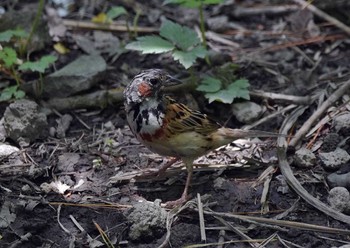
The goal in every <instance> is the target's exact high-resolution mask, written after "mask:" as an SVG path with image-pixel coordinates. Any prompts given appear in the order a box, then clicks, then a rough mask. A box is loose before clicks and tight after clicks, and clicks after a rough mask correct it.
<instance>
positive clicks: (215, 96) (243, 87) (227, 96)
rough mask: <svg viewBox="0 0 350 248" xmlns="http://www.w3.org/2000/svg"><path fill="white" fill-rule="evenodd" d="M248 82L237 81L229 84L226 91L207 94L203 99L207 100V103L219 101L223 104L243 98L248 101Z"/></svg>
mask: <svg viewBox="0 0 350 248" xmlns="http://www.w3.org/2000/svg"><path fill="white" fill-rule="evenodd" d="M248 86H249V83H248V80H246V79H239V80H236V81H235V82H233V83H232V84H230V85H229V86H228V87H227V89H223V90H219V91H217V92H209V93H206V94H205V97H206V98H208V101H209V103H211V102H213V101H220V102H223V103H232V102H233V100H234V99H235V98H238V97H239V98H244V99H247V100H249V99H250V97H249V91H248V89H247V88H248Z"/></svg>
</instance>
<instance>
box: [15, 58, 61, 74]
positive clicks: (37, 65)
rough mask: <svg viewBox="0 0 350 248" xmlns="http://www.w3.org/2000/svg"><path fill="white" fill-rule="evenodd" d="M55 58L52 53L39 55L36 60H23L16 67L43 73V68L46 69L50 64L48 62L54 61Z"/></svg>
mask: <svg viewBox="0 0 350 248" xmlns="http://www.w3.org/2000/svg"><path fill="white" fill-rule="evenodd" d="M56 60H57V57H55V56H52V55H47V56H43V57H41V59H40V60H38V61H34V62H31V61H27V62H24V63H23V64H22V65H20V66H19V67H18V68H19V69H20V70H23V71H26V70H30V71H37V72H41V73H44V72H45V69H47V68H48V67H49V66H50V64H52V63H54V62H55V61H56Z"/></svg>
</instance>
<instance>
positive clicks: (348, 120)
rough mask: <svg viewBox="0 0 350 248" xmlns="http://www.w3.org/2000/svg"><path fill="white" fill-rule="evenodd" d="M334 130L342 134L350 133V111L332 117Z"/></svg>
mask: <svg viewBox="0 0 350 248" xmlns="http://www.w3.org/2000/svg"><path fill="white" fill-rule="evenodd" d="M332 125H333V127H334V129H335V131H336V132H337V133H339V134H341V135H343V136H349V135H350V113H346V114H343V115H338V116H335V117H334V118H333V123H332Z"/></svg>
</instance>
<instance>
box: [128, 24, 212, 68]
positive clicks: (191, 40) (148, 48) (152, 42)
mask: <svg viewBox="0 0 350 248" xmlns="http://www.w3.org/2000/svg"><path fill="white" fill-rule="evenodd" d="M126 48H127V49H129V50H136V51H141V52H142V53H143V54H150V53H165V52H171V55H172V57H173V58H174V59H175V60H178V61H179V62H180V64H181V65H183V66H184V67H185V68H186V69H188V68H190V67H191V66H192V65H193V64H194V63H195V61H196V59H197V58H204V57H205V56H206V54H207V50H206V49H205V48H204V47H203V46H202V45H201V44H200V39H199V37H198V35H197V33H196V32H195V31H194V30H192V29H190V28H188V27H184V26H181V25H179V24H176V23H174V22H172V21H169V20H165V21H164V22H163V23H162V25H161V27H160V32H159V36H156V35H153V36H142V37H138V38H137V40H136V41H134V42H131V43H129V44H128V45H126Z"/></svg>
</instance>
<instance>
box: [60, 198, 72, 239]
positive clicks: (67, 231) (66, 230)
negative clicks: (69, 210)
mask: <svg viewBox="0 0 350 248" xmlns="http://www.w3.org/2000/svg"><path fill="white" fill-rule="evenodd" d="M61 206H62V204H59V205H58V207H57V222H58V225H59V226H60V227H61V228H62V230H63V231H64V232H65V233H68V234H69V235H70V234H71V232H70V231H69V230H68V229H67V228H65V227H64V226H63V224H62V223H61V221H60V215H61Z"/></svg>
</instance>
